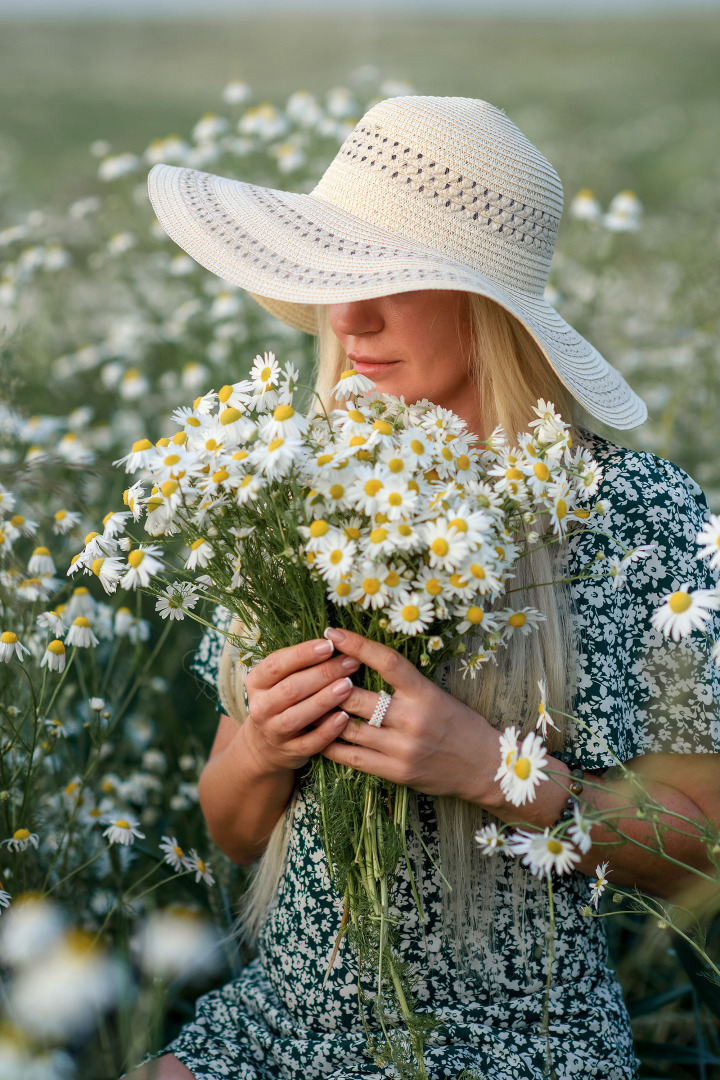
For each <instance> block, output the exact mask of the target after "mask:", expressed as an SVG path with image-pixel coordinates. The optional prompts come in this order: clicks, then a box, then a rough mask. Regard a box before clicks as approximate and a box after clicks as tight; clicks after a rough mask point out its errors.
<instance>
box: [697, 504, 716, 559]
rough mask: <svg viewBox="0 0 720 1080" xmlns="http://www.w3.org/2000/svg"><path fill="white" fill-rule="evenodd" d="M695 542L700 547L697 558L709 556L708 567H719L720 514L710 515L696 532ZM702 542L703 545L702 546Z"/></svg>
mask: <svg viewBox="0 0 720 1080" xmlns="http://www.w3.org/2000/svg"><path fill="white" fill-rule="evenodd" d="M696 543H697V545H698V547H700V551H698V553H697V557H698V559H705V558H707V556H710V569H711V570H718V569H720V514H711V515H710V520H709V521H708V522H706V523H705V525H703V527H702V529H701V530H700V532H699V533H698V534H697V540H696ZM703 544H704V545H705V546H704V547H702V545H703Z"/></svg>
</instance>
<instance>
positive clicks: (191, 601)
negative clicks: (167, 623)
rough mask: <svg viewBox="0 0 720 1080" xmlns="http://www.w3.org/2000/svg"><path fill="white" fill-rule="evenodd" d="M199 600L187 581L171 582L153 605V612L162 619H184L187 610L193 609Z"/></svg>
mask: <svg viewBox="0 0 720 1080" xmlns="http://www.w3.org/2000/svg"><path fill="white" fill-rule="evenodd" d="M198 600H199V596H198V594H197V593H196V592H195V591H194V590H193V587H192V585H191V584H190V582H189V581H173V583H172V585H168V587H167V588H166V590H165V592H164V593H162V595H161V596H160V597H159V599H158V601H157V603H156V604H155V610H156V611H157V613H158V614H159V615H160V617H161V618H162V619H167V618H170V619H171V620H179V619H184V618H185V614H186V612H187V611H188V610H190V609H192V608H194V607H195V605H196V604H197V602H198Z"/></svg>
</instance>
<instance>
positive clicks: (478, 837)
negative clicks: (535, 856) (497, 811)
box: [475, 822, 510, 855]
mask: <svg viewBox="0 0 720 1080" xmlns="http://www.w3.org/2000/svg"><path fill="white" fill-rule="evenodd" d="M475 843H476V844H477V845H478V847H479V848H480V850H481V852H482V853H483V855H495V854H496V852H498V851H504V852H505V854H506V855H509V854H510V851H509V850H508V844H507V841H506V839H505V837H504V836H503V834H502V833H501V832H498V827H497V825H496V824H495V822H493V823H492V824H491V825H485V826H484V827H483V828H482V829H477V830H476V831H475Z"/></svg>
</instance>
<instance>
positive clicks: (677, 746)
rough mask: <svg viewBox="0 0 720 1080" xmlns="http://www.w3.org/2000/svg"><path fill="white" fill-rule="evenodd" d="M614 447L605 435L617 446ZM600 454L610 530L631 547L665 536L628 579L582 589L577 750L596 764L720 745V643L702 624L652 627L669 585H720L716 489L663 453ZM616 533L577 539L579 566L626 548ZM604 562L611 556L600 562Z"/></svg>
mask: <svg viewBox="0 0 720 1080" xmlns="http://www.w3.org/2000/svg"><path fill="white" fill-rule="evenodd" d="M609 446H610V444H605V447H606V448H607V447H609ZM592 449H593V452H594V453H595V456H596V457H597V458H598V460H600V462H601V463H602V464H603V466H604V470H605V475H604V480H603V483H602V486H601V489H600V492H599V495H600V497H603V498H607V499H608V500H610V503H611V509H610V511H609V512H608V514H607V515H606V516H605V517H604V518H603V521H602V525H601V527H602V529H603V530H606V531H607V533H608V534H610V536H611V537H614V538H615V539H616V540H618V541H620V543H621V544H622V545H624V547H625V548H628V549H631V548H636V547H639V546H640V545H644V544H654V545H655V546H654V549H653V551H652V553H651V555H650V556H649V557H647V558H644V559H641V560H639V561H637V562H636V563H634V564H633V565H631V566H630V567H629V569H628V573H627V580H626V583H625V584H624V585H622V586H620V587H617V579H613V578H610V577H605V578H595V579H588V580H584V581H579V582H576V583H574V584H573V586H572V595H573V609H574V615H573V617H574V621H575V626H576V629H577V636H578V648H579V655H578V664H577V673H578V678H577V687H576V696H575V707H574V712H575V714H576V716H577V717H578V718H579V719H580V720H581V721H582V722H583V724H585V725H587V728H585V727H583V726H579V727H578V729H577V730H576V732H575V734H574V736H573V743H572V746H571V749H572V750H573V752H574V754H575V756H576V757H577V758H578V760H579V761H580V762H581V764H583V765H584V766H585V767H586V768H588V769H593V768H604V767H606V766H609V765H612V764H614V763H615V760H616V758H615V757H614V755H616V757H617V758H619V760H620V761H627V760H629V759H630V758H632V757H636V756H638V755H641V754H649V753H677V754H693V753H708V752H710V753H712V752H720V670H719V669H718V667H717V666H716V665H715V664H714V663H713V661H712V659H711V657H710V650H711V648H712V642H713V641H714V640H716V639H717V637H718V632H719V627H718V617H717V615H716V616H715V618H714V621H713V624H712V626H711V627H710V629H709V636H710V638H711V640H710V641H709V640H708V639H707V638H706V637H705V635H704V634H702V633H701V632H699V631H694V632H693V634H692V635H691V636H690V637H689V638H686V639H684V640H683V641H680V642H673V641H669V640H668V639H667V638H665V637H664V636H663V635H662V634H661V633H660V632H659V631H658V630H656V629H654V627H653V626H652V624H651V621H650V619H651V616H652V614H653V612H654V611H655V610H656V608H657V607H658V606H659V605H660V604H661V603H662V601H663V600H664V599H665V597H666V596H667V594H668V593H670V592H674V591H676V590H677V589H679V588H680V587H681V586H683V585H685V584H687V583H689V585H690V587H691V588H692V589H695V588H701V589H707V588H712V587H713V586H714V585H715V583H716V579H715V575H714V574H713V573H712V571H710V569H709V567H708V565H707V563H706V562H705V561H701V560H699V559H698V558H697V551H698V548H697V545H696V543H695V539H696V536H697V533H698V532H699V531H700V529H701V528H702V525H703V523H704V522H705V521H706V520H707V517H708V508H707V503H706V501H705V497H704V495H703V493H702V491H701V490H700V488H699V487H698V486H697V484H695V482H694V481H693V480H692V479H691V478H690V477H689V476H687V475H686V474H685V473H684V472H683V471H682V469H680V468H678V467H677V466H676V465H673V464H672V463H671V462H668V461H664V460H662V459H660V458H657V457H655V456H654V455H652V454H640V453H634V452H631V451H627V450H622V449H620V448H619V447H612V448H611V449H610V450H608V449H606V450H605V452H604V453H602V452H601V453H598V452H597V450H596V448H595V447H593V448H592ZM610 536H602V535H598V534H597V533H590V532H588V533H585V534H583V535H581V536H576V537H574V538H573V539H572V540H571V542H570V573H571V574H572V573H577V571H578V570H581V569H583V568H584V567H588V566H590V565H591V563H592V562H593V560H594V559H596V558H597V556H598V553H602V555H603V556H604V557H605V558H608V557H610V556H613V555H618V556H621V557H622V556H623V554H624V552H623V550H622V548H620V547H619V546H618V545H617V544H616V543H615V542H614V540H613V539H610ZM600 566H601V567H602V562H601V563H600Z"/></svg>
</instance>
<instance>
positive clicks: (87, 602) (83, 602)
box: [66, 585, 97, 619]
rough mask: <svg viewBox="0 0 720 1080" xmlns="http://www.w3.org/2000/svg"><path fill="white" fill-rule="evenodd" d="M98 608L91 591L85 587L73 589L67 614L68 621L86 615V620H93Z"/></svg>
mask: <svg viewBox="0 0 720 1080" xmlns="http://www.w3.org/2000/svg"><path fill="white" fill-rule="evenodd" d="M96 607H97V604H96V602H95V600H94V599H93V597H92V596H91V595H90V590H89V589H86V588H85V586H84V585H78V587H77V589H73V593H72V596H71V597H70V602H69V604H68V606H67V612H66V614H67V617H68V619H74V618H76V617H77V616H78V615H85V617H86V618H88V619H92V618H94V616H95V609H96Z"/></svg>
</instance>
